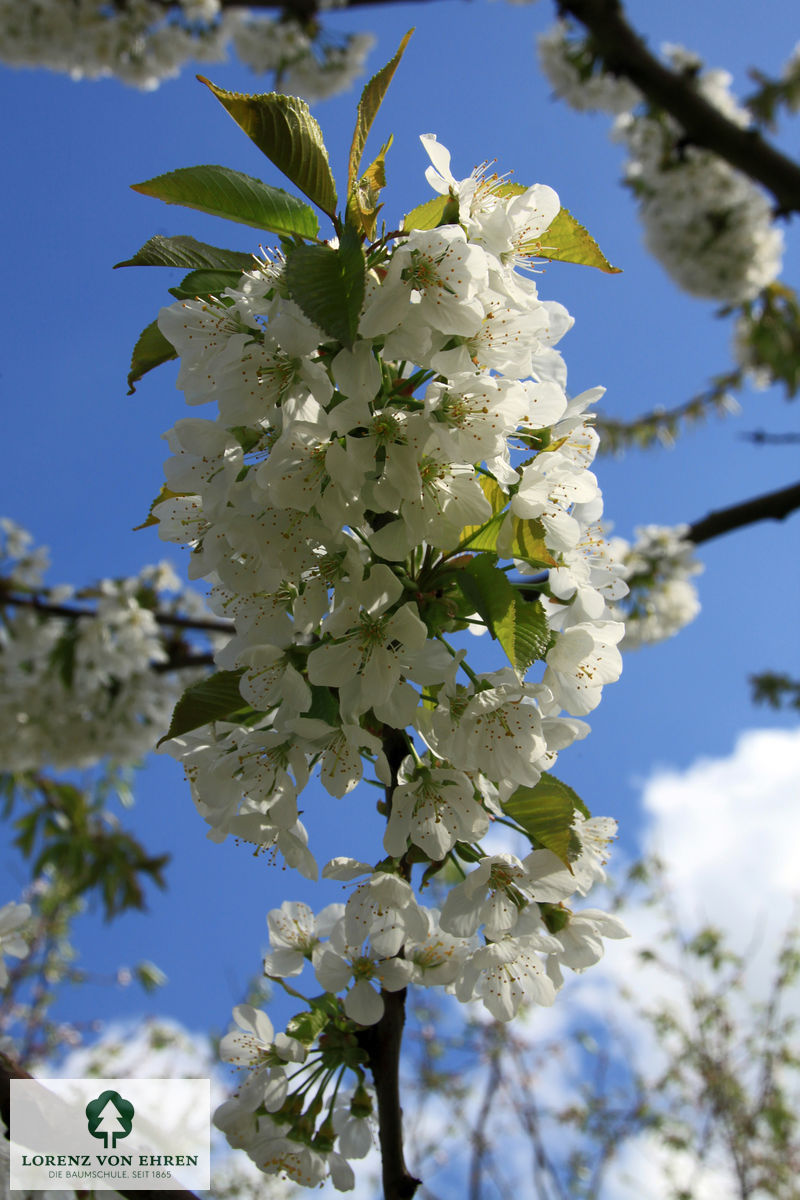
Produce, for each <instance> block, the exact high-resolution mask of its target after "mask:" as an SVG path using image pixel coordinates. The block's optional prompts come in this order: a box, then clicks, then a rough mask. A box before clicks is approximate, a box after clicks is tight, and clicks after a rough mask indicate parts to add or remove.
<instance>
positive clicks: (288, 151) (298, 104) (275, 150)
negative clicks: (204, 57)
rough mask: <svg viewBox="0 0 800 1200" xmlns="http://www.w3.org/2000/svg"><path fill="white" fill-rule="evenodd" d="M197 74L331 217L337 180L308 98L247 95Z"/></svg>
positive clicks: (276, 162)
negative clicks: (226, 88) (232, 90)
mask: <svg viewBox="0 0 800 1200" xmlns="http://www.w3.org/2000/svg"><path fill="white" fill-rule="evenodd" d="M197 78H198V79H199V80H200V82H201V83H204V84H205V85H206V87H208V88H209V89H210V90H211V91H212V92H213V93H214V95H215V96H216V97H217V99H218V100H219V102H220V104H222V106H223V107H224V108H225V109H226V111H227V112H228V113H230V115H231V116H232V117H233V119H234V121H235V122H236V124H237V125H239V126H240V127H241V128H242V129H243V130H244V131H245V133H246V134H247V136H248V137H249V138H252V140H253V141H254V142H255V144H256V145H257V146H258V148H259V150H260V151H261V153H262V154H266V156H267V158H268V159H269V160H270V162H272V163H274V164H275V166H276V167H277V168H278V170H279V171H282V172H283V174H284V175H285V176H286V178H287V179H289V180H291V182H292V183H293V184H294V185H295V186H296V187H299V188H300V191H301V192H303V193H304V194H305V195H306V196H308V198H309V200H311V201H312V202H313V203H314V204H316V205H317V207H318V208H321V209H322V211H323V212H324V213H326V214H327V215H328V216H329V217H331V218H332V217H333V216H334V214H335V212H336V184H335V183H334V179H333V174H332V172H331V166H330V162H329V161H328V151H327V150H326V149H325V143H324V141H323V140H322V130H321V129H320V127H319V125H318V124H317V122H316V121H315V120H314V118H313V117H312V115H311V112H310V110H309V107H308V105H307V104H306V102H305V100H299V99H298V98H297V96H281V95H279V94H278V93H277V92H267V93H266V94H264V95H260V96H247V95H244V94H243V93H242V92H228V91H226V90H225V88H220V87H217V86H216V85H215V84H213V83H212V82H211V80H210V79H206V78H205V77H204V76H203V75H198V76H197ZM297 232H301V231H300V230H298V231H297ZM315 232H316V231H315ZM305 236H307V237H308V236H311V235H310V234H306V235H305Z"/></svg>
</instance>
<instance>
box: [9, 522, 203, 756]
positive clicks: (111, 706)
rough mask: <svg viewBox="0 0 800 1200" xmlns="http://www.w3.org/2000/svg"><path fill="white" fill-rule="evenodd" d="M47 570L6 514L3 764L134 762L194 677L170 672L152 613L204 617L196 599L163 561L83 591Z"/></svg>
mask: <svg viewBox="0 0 800 1200" xmlns="http://www.w3.org/2000/svg"><path fill="white" fill-rule="evenodd" d="M46 567H47V554H46V551H45V550H44V549H42V548H34V547H33V546H32V538H31V535H30V534H29V533H28V532H27V531H26V530H24V529H22V528H20V526H18V525H16V524H15V523H14V522H12V521H10V520H8V519H6V518H4V519H3V520H2V522H0V576H2V578H0V585H2V586H1V587H0V731H2V732H0V763H2V766H3V769H4V770H6V771H26V770H35V769H37V768H39V767H41V766H42V764H44V763H49V764H51V765H52V766H55V767H57V768H59V769H67V768H70V767H87V766H90V765H92V764H94V763H97V762H99V761H100V760H101V759H109V760H111V761H112V762H116V763H119V764H129V763H135V762H137V761H138V760H140V759H141V758H142V757H143V756H144V755H145V754H146V753H147V752H148V751H150V750H152V749H153V746H154V745H155V742H156V741H157V740H158V737H159V736H160V734H161V733H163V731H164V728H165V727H166V725H167V724H168V723H169V716H170V713H171V711H172V709H173V707H174V705H175V701H176V700H177V698H178V696H180V694H181V692H182V691H183V689H184V688H185V687H186V685H187V683H189V682H191V681H192V680H194V679H196V678H197V670H196V668H195V669H191V668H190V669H185V670H177V671H176V670H170V669H169V665H170V664H169V651H168V648H167V639H166V638H165V635H164V630H163V628H162V627H161V626H160V625H159V624H158V623H157V621H156V611H158V613H159V614H160V615H161V616H162V617H163V616H169V615H176V614H181V616H186V617H189V616H195V617H199V616H206V617H207V616H208V613H207V610H206V608H205V604H204V602H203V600H202V597H200V596H199V595H198V594H197V593H196V592H194V591H192V590H191V589H187V588H184V587H182V586H181V584H180V582H179V580H178V578H177V576H176V575H175V573H174V571H173V570H172V568H171V567H170V566H169V564H168V563H160V564H159V565H157V566H150V567H145V568H143V569H142V571H140V572H139V574H138V575H135V576H132V577H130V578H128V579H104V580H101V581H100V582H99V583H98V584H97V585H96V586H95V587H94V588H92V589H89V590H86V591H81V592H76V590H75V589H74V588H73V587H72V586H67V585H64V586H59V587H53V588H45V587H44V586H43V582H42V581H43V575H44V571H45V569H46ZM26 602H30V606H28V605H27V604H26ZM87 603H88V605H89V607H88V608H87ZM53 610H55V611H53ZM71 612H74V614H75V615H68V614H69V613H71Z"/></svg>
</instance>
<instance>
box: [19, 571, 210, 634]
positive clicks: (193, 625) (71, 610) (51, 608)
mask: <svg viewBox="0 0 800 1200" xmlns="http://www.w3.org/2000/svg"><path fill="white" fill-rule="evenodd" d="M8 583H11V585H12V586H13V580H9V581H5V580H0V605H3V604H10V605H11V606H12V607H14V608H32V609H33V610H34V611H35V612H40V613H44V615H45V616H48V617H66V618H67V619H68V620H77V619H79V618H82V617H96V616H97V611H96V609H94V608H78V607H75V606H74V605H70V604H56V603H55V602H54V601H52V600H44V599H43V598H42V597H41V596H40V595H38V594H37V593H35V592H33V593H31V594H30V595H25V596H21V595H19V594H18V593H15V592H13V591H10V590H9V591H6V586H7V585H8ZM4 585H5V586H4ZM145 611H147V612H152V613H153V620H154V621H155V623H156V624H157V625H163V626H165V627H167V628H170V629H189V630H195V631H197V632H198V633H233V632H234V624H233V621H225V620H215V619H214V618H211V617H181V616H179V615H177V614H172V613H160V612H155V611H154V610H153V609H146V610H145Z"/></svg>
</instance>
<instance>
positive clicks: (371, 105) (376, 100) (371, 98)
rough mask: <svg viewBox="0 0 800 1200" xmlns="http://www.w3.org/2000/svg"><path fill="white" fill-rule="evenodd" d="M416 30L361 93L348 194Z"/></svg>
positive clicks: (349, 169)
mask: <svg viewBox="0 0 800 1200" xmlns="http://www.w3.org/2000/svg"><path fill="white" fill-rule="evenodd" d="M413 32H414V30H413V29H409V31H408V33H407V34H406V35H405V37H404V38H403V40H402V42H401V43H400V45H399V47H398V49H397V53H396V54H395V55H394V57H393V58H390V59H389V61H388V63H387V64H386V66H385V67H381V69H380V71H378V72H377V74H376V75H373V77H372V79H370V81H369V83H368V84H367V85H366V86H365V88H364V90H363V92H362V93H361V99H360V100H359V102H358V114H357V116H356V127H355V130H354V131H353V142H352V145H351V146H350V161H349V164H348V168H347V194H348V196H351V195H352V193H353V189H354V188H355V186H356V183H357V181H358V169H359V167H360V166H361V156H362V154H363V153H364V147H365V145H366V144H367V137H368V136H369V131H370V129H371V128H372V122H373V121H374V120H375V117H376V116H377V113H378V109H379V108H380V106H381V104H382V103H383V97H384V96H385V95H386V93H387V91H388V89H389V84H390V83H391V82H392V77H393V76H394V73H395V71H396V70H397V68H398V66H399V64H400V59H401V58H402V57H403V53H404V51H405V48H406V46H407V45H408V42H409V39H410V37H411V35H412V33H413Z"/></svg>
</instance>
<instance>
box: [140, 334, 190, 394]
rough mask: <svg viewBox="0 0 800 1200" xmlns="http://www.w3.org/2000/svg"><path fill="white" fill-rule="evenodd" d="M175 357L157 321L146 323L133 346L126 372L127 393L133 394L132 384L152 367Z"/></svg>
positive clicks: (174, 350)
mask: <svg viewBox="0 0 800 1200" xmlns="http://www.w3.org/2000/svg"><path fill="white" fill-rule="evenodd" d="M177 357H178V352H177V350H176V349H175V347H174V346H173V345H172V343H171V342H168V341H167V339H166V338H165V337H164V335H163V333H162V332H161V330H160V329H159V328H158V323H157V322H156V321H153V322H152V324H151V325H148V326H147V328H146V329H143V330H142V332H141V333H140V334H139V340H138V342H137V343H136V345H135V346H134V348H133V354H132V355H131V369H130V371H129V372H128V395H129V396H132V395H133V393H134V392H135V391H136V388H135V386H134V385H135V384H137V383H138V382H139V380H140V379H141V378H142V376H143V375H146V374H147V372H148V371H152V370H153V367H160V366H161V364H162V363H165V362H169V361H170V359H172V358H177Z"/></svg>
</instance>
